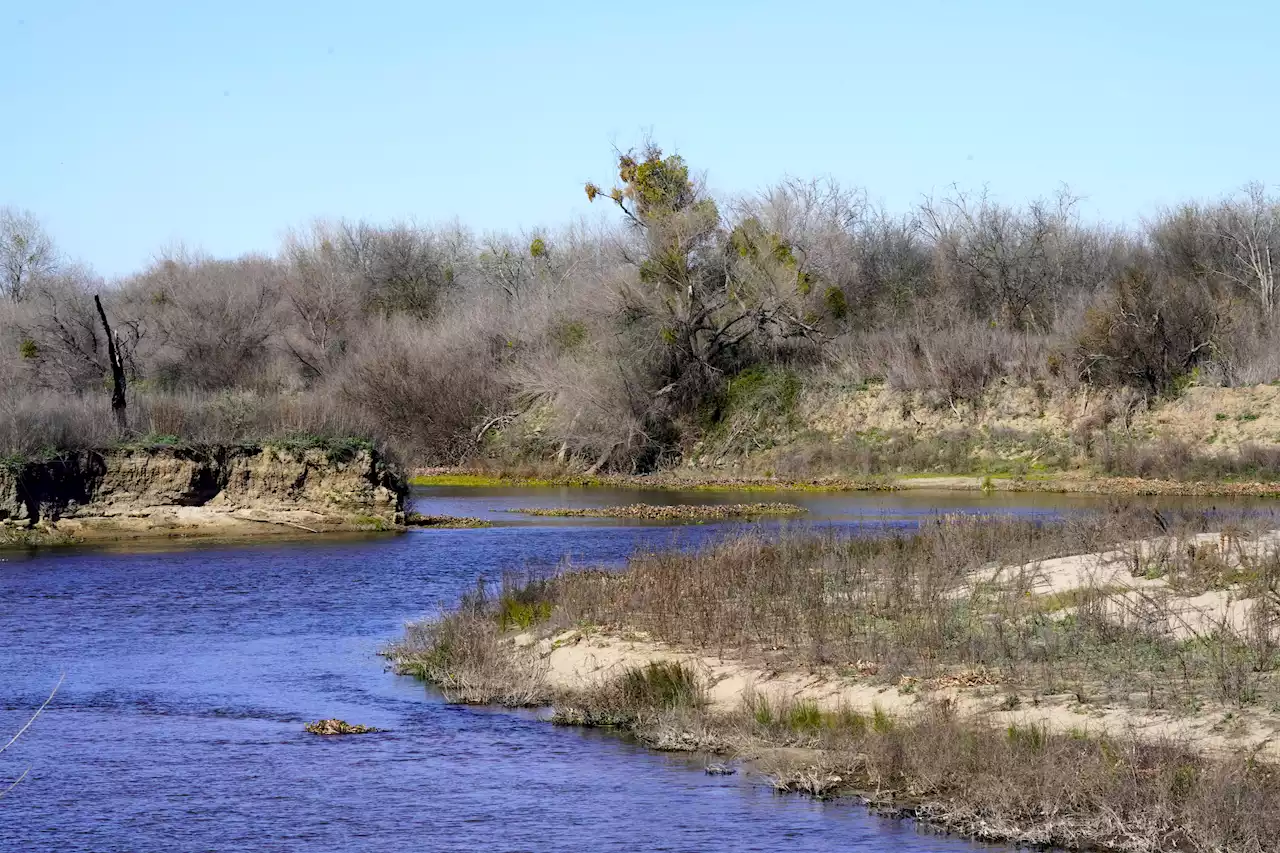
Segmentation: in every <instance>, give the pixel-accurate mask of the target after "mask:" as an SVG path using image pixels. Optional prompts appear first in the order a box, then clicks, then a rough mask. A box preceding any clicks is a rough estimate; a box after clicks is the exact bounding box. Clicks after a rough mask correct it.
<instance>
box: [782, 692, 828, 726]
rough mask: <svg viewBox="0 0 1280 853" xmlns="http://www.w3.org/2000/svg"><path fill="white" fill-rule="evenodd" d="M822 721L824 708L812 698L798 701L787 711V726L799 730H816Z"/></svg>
mask: <svg viewBox="0 0 1280 853" xmlns="http://www.w3.org/2000/svg"><path fill="white" fill-rule="evenodd" d="M822 722H823V720H822V709H821V708H819V707H818V703H817V702H814V701H813V700H811V699H810V700H805V701H803V702H798V703H796V704H795V705H792V706H791V708H790V709H789V710H788V711H787V726H788V727H789V728H791V729H792V730H794V731H797V732H816V731H818V730H819V729H821V728H822Z"/></svg>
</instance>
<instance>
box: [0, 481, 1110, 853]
mask: <svg viewBox="0 0 1280 853" xmlns="http://www.w3.org/2000/svg"><path fill="white" fill-rule="evenodd" d="M656 494H657V495H660V496H661V497H660V499H662V500H668V501H675V502H681V501H687V500H690V496H686V495H672V494H670V493H656ZM693 494H694V495H695V496H696V498H697V499H699V500H701V501H704V502H705V501H711V502H731V503H732V502H741V501H743V500H753V501H754V500H769V499H773V498H770V497H763V498H762V497H761V495H760V493H748V494H749V496H747V497H744V496H743V495H735V494H733V493H724V492H719V493H693ZM649 496H650V495H649V493H645V494H644V495H643V496H642V497H641V498H638V497H637V493H635V492H626V493H623V494H621V495H619V494H613V493H608V492H600V491H595V490H581V489H579V490H559V489H551V490H538V491H536V492H529V491H524V490H521V491H511V490H467V491H465V492H460V491H457V490H426V491H422V492H419V493H418V494H417V496H416V501H417V503H418V505H419V508H420V509H422V510H423V511H429V512H437V513H448V514H454V515H482V514H484V513H490V514H494V515H496V514H498V513H499V511H500V510H503V509H507V508H510V507H512V506H530V505H539V506H569V505H584V504H583V503H582V502H584V501H598V502H601V503H619V502H623V503H633V502H636V500H637V499H647V498H649ZM1023 497H1024V496H1000V498H1001V500H999V501H991V500H989V498H988V497H986V496H982V495H977V494H957V493H947V494H946V495H944V496H940V497H937V498H933V497H928V496H924V495H920V494H918V493H911V494H900V493H899V494H839V495H828V494H820V493H801V494H797V495H795V496H794V497H791V496H789V497H781V498H777V499H780V500H796V501H797V502H800V503H803V504H805V505H807V506H810V507H811V509H812V512H811V516H812V520H813V521H814V522H816V523H821V524H837V525H842V526H849V527H850V528H851V529H865V530H878V529H884V528H885V527H886V526H894V525H911V524H914V523H916V522H917V521H918V520H920V519H921V518H928V517H931V516H932V515H934V514H936V513H937V512H939V511H970V512H991V511H1001V512H1014V513H1038V514H1046V515H1049V514H1054V513H1060V512H1064V511H1077V510H1085V509H1088V508H1089V505H1088V504H1087V502H1082V501H1076V500H1071V499H1064V500H1055V499H1054V496H1034V499H1028V500H1022V498H1023ZM1099 505H1100V504H1099V503H1098V502H1097V501H1095V502H1094V503H1093V504H1092V506H1095V507H1096V506H1099ZM502 516H503V517H504V519H505V520H506V521H508V522H510V523H509V524H508V525H507V526H499V527H494V528H488V529H479V530H419V531H411V532H409V533H407V534H405V535H401V536H389V537H375V538H359V539H354V540H350V539H349V540H326V541H323V542H308V543H300V542H281V541H269V542H264V543H260V544H254V545H249V544H241V545H237V546H234V547H226V546H223V547H211V546H208V545H197V546H183V547H173V546H166V547H162V548H149V549H145V550H144V549H131V550H128V551H121V550H84V549H81V550H73V551H54V552H40V553H36V554H27V555H6V561H5V562H3V563H0V732H9V731H12V730H14V729H16V727H17V725H20V723H21V720H22V719H24V718H25V717H24V715H25V714H26V713H27V712H29V710H30V709H31V708H33V707H35V706H36V705H38V704H39V703H40V701H42V700H43V698H44V697H45V696H46V695H47V693H48V690H49V688H50V687H51V686H52V684H53V683H54V682H55V681H56V680H57V677H58V674H59V673H61V672H65V673H66V683H65V684H64V685H63V688H62V690H61V691H60V692H59V694H58V696H57V698H56V700H55V702H54V703H53V704H52V705H51V706H50V708H49V710H48V712H46V714H45V715H44V716H43V717H41V718H40V720H39V721H38V723H37V725H36V726H34V727H33V728H32V729H31V730H30V731H29V732H28V734H27V736H25V737H24V738H23V739H22V740H20V741H19V742H18V743H17V744H16V745H15V746H14V747H13V748H12V749H10V750H9V751H8V752H6V753H4V755H3V756H0V779H3V778H11V777H13V776H16V775H18V773H20V772H21V771H22V769H25V768H26V767H27V766H30V767H31V768H32V769H31V773H30V775H29V776H28V777H27V779H26V780H25V781H24V782H23V783H22V785H21V786H19V788H17V789H16V790H15V791H14V792H13V793H12V794H11V795H10V796H9V797H7V798H6V799H4V800H3V801H0V850H4V851H9V850H14V851H28V850H30V851H44V850H49V851H53V850H57V851H94V853H123V851H162V850H163V851H172V850H183V851H186V850H192V851H195V850H200V851H204V850H218V851H229V850H246V851H247V850H254V851H258V850H273V851H276V850H283V851H335V850H342V851H348V850H351V851H355V850H359V851H383V850H385V851H398V850H406V849H414V850H426V851H431V850H476V849H485V850H512V851H514V850H531V851H543V850H546V851H552V850H577V849H590V850H597V851H600V850H603V851H609V850H616V851H623V850H626V851H631V850H671V851H686V850H687V851H699V850H725V851H749V850H778V849H804V850H816V851H836V850H840V851H880V850H904V851H925V850H928V851H940V850H957V851H958V850H972V849H977V848H975V847H974V846H973V845H970V844H967V843H965V842H962V841H959V840H955V839H943V838H939V837H936V836H930V835H922V834H918V833H916V832H915V831H914V830H913V829H912V827H910V826H909V825H907V824H903V823H897V822H893V821H886V820H880V819H877V818H874V817H871V816H870V815H868V814H867V813H866V812H865V811H864V810H862V809H858V808H851V807H849V806H848V805H840V804H830V803H821V802H815V801H811V800H806V799H803V798H797V797H779V796H776V795H774V794H773V793H772V791H771V790H770V789H769V788H768V787H767V786H765V785H763V784H761V782H760V780H758V779H753V778H751V777H749V776H743V775H739V776H730V777H715V776H708V775H706V774H704V773H703V772H702V762H701V761H700V760H699V759H698V758H696V757H693V758H689V757H679V756H668V755H659V754H655V753H651V752H648V751H646V750H644V749H641V748H639V747H637V746H635V745H633V744H630V743H628V742H626V741H625V740H622V739H620V738H617V737H613V736H610V735H608V734H606V733H600V732H590V731H579V730H574V729H563V728H557V727H553V726H550V725H547V724H546V723H544V722H542V721H540V720H539V719H538V717H537V715H536V714H533V713H527V712H520V713H512V712H506V711H496V710H483V709H474V708H462V707H455V706H449V705H445V704H443V703H442V702H440V701H439V699H438V698H436V697H434V696H432V695H431V694H430V692H429V691H426V690H425V689H424V688H423V686H422V685H420V684H418V683H416V682H414V681H412V680H410V679H405V678H399V677H395V676H392V675H390V674H388V673H387V672H386V671H385V669H384V667H383V662H382V660H381V658H379V657H378V656H377V654H376V652H377V650H378V648H379V647H380V645H381V644H382V643H384V642H386V641H387V640H388V639H390V638H392V637H394V636H395V635H397V634H398V632H399V631H400V628H401V626H402V625H403V623H404V622H405V620H407V619H412V618H415V617H418V616H421V615H424V614H430V613H433V612H436V611H437V610H438V608H440V607H442V606H446V605H448V604H449V603H451V602H453V601H454V600H456V598H457V596H458V595H459V594H460V592H461V591H462V590H464V589H466V588H468V587H470V586H472V585H473V584H474V583H475V579H476V577H477V576H478V575H480V574H482V573H484V574H486V575H489V576H493V575H494V574H495V573H497V572H499V571H500V570H501V569H503V568H510V567H519V566H528V565H554V564H556V563H557V562H559V561H560V560H561V559H562V558H563V557H565V556H566V555H569V556H570V557H571V558H572V559H574V560H575V561H579V562H585V561H590V562H597V561H599V562H608V563H618V562H621V561H622V560H623V559H624V558H625V557H626V555H627V554H629V553H631V552H632V551H633V550H635V549H637V548H659V547H665V546H668V545H671V544H679V545H683V546H690V545H693V544H696V543H698V542H701V541H705V540H706V539H707V538H708V537H713V536H718V535H723V534H724V533H725V532H726V531H728V530H730V529H732V528H733V527H735V526H736V525H724V524H707V525H686V526H658V525H652V524H635V523H630V522H619V521H617V520H605V521H603V523H595V522H593V521H583V520H578V519H574V520H569V521H566V520H562V519H537V520H536V521H535V520H532V519H528V518H525V519H519V518H516V519H511V518H510V517H509V514H507V513H502ZM320 717H341V718H344V719H347V720H349V721H351V722H358V723H363V724H366V725H372V726H376V727H379V728H383V729H387V730H388V731H387V732H386V733H385V734H378V735H367V736H361V737H356V738H340V739H321V738H316V737H314V736H311V735H307V734H305V733H304V732H303V731H302V724H303V722H305V721H307V720H312V719H317V718H320Z"/></svg>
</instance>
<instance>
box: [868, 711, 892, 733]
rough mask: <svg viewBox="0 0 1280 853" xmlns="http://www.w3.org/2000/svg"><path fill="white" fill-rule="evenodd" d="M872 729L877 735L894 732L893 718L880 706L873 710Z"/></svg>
mask: <svg viewBox="0 0 1280 853" xmlns="http://www.w3.org/2000/svg"><path fill="white" fill-rule="evenodd" d="M871 729H872V731H874V732H875V733H876V734H881V735H887V734H888V733H889V732H891V731H893V717H891V716H889V714H888V713H887V712H886V711H885V710H884V708H881V707H880V706H879V705H876V706H874V707H873V708H872V709H871Z"/></svg>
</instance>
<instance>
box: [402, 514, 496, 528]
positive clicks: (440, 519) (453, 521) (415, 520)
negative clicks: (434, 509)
mask: <svg viewBox="0 0 1280 853" xmlns="http://www.w3.org/2000/svg"><path fill="white" fill-rule="evenodd" d="M404 524H405V527H435V528H458V529H467V528H476V527H492V526H493V522H491V521H485V520H484V519H483V518H467V517H465V516H453V515H424V514H423V513H420V512H406V513H405V514H404Z"/></svg>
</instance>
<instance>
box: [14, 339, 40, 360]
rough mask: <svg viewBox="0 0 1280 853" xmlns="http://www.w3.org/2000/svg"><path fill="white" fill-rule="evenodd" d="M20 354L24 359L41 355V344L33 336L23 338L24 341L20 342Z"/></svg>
mask: <svg viewBox="0 0 1280 853" xmlns="http://www.w3.org/2000/svg"><path fill="white" fill-rule="evenodd" d="M18 355H20V356H21V357H22V358H23V359H26V360H28V361H29V360H31V359H35V358H39V357H40V346H39V344H37V343H36V342H35V341H33V340H31V338H23V339H22V343H20V344H18Z"/></svg>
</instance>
